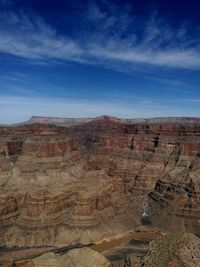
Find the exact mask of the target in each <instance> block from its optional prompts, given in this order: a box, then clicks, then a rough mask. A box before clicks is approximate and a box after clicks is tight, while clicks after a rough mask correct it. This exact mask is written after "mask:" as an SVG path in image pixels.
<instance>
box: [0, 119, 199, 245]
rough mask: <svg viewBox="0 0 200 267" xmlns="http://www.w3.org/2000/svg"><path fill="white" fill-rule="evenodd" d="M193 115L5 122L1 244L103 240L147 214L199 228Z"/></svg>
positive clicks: (0, 139) (1, 132)
mask: <svg viewBox="0 0 200 267" xmlns="http://www.w3.org/2000/svg"><path fill="white" fill-rule="evenodd" d="M175 121H176V122H177V119H176V120H175ZM182 121H183V122H185V123H186V122H187V120H186V119H184V120H182ZM188 121H189V123H186V124H181V122H180V123H177V124H175V123H169V122H168V123H165V122H164V123H161V122H158V121H157V122H156V123H155V122H154V123H153V122H152V121H150V123H148V122H147V121H145V123H137V124H136V123H134V124H133V123H132V122H131V121H126V120H119V119H116V118H112V117H107V116H104V117H100V118H97V119H96V120H86V121H84V123H83V122H81V123H80V124H79V123H77V122H78V121H76V123H73V121H71V120H70V123H71V124H70V125H71V126H70V127H69V125H68V127H61V126H56V125H49V124H48V121H47V123H45V124H30V125H21V126H17V127H1V128H0V204H1V206H0V227H1V229H0V245H5V246H8V247H13V246H23V247H28V246H30V247H32V246H44V245H48V246H64V245H67V244H71V243H74V242H75V243H76V242H80V243H90V242H97V241H100V240H102V239H103V238H106V237H111V236H114V235H116V234H120V233H124V232H127V231H129V230H131V229H133V228H134V227H136V226H139V225H141V219H142V215H143V214H147V215H148V217H149V219H150V221H151V222H152V223H153V224H154V225H155V226H158V227H160V228H165V229H167V230H170V231H174V232H178V231H179V230H180V229H181V231H182V232H184V231H190V232H193V233H197V234H199V233H200V224H199V220H200V183H199V175H200V157H199V151H200V135H199V133H200V124H199V123H197V121H198V119H194V120H193V123H191V120H188ZM79 122H80V121H79Z"/></svg>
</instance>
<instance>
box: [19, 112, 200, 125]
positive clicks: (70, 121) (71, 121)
mask: <svg viewBox="0 0 200 267" xmlns="http://www.w3.org/2000/svg"><path fill="white" fill-rule="evenodd" d="M101 120H104V121H115V122H121V123H128V124H132V123H178V124H200V117H155V118H134V119H122V118H117V117H113V116H108V115H103V116H99V117H95V118H59V117H42V116H41V117H40V116H32V117H31V118H30V119H29V120H28V121H26V122H24V123H23V124H33V123H42V124H55V125H64V126H73V125H77V124H83V123H89V122H92V121H101Z"/></svg>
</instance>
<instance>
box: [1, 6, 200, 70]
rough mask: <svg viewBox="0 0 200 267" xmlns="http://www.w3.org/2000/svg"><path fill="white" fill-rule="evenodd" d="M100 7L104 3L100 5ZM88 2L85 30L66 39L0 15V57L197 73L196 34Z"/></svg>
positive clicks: (37, 22)
mask: <svg viewBox="0 0 200 267" xmlns="http://www.w3.org/2000/svg"><path fill="white" fill-rule="evenodd" d="M105 3H106V4H105ZM105 3H104V6H103V7H102V6H99V5H97V3H95V2H91V3H90V4H89V5H88V6H87V7H86V9H85V10H84V12H83V14H82V15H80V16H84V17H85V24H86V25H87V27H85V28H86V30H85V32H84V30H81V31H80V32H78V34H79V37H78V38H72V37H71V36H70V35H69V34H68V32H67V30H66V33H60V32H58V31H57V30H56V28H53V27H52V26H51V25H49V24H47V23H46V22H45V20H44V19H43V18H40V17H38V16H36V15H34V14H32V13H30V12H29V13H27V14H25V13H24V12H15V11H13V10H6V11H4V12H0V52H1V53H6V54H10V55H14V56H18V57H20V58H23V59H28V60H29V61H31V62H37V61H43V62H57V61H61V60H62V61H75V62H80V63H84V64H100V65H102V66H105V67H111V68H113V69H118V70H120V69H121V70H123V69H127V68H130V69H131V68H132V67H133V66H136V65H139V66H144V65H145V66H146V65H147V66H153V67H168V68H179V69H199V68H200V46H199V41H200V35H198V33H197V35H196V37H195V38H194V39H192V40H191V36H190V34H189V31H190V29H189V28H190V27H189V26H188V25H187V24H185V25H180V27H176V29H174V28H173V27H172V26H170V24H169V23H167V21H166V20H163V19H160V17H159V14H156V13H155V14H152V15H150V16H149V17H146V18H144V19H143V21H142V22H141V18H138V17H136V16H134V15H133V12H132V10H131V8H130V6H128V5H127V6H125V7H124V8H121V7H120V8H119V7H117V5H110V4H109V3H107V2H105Z"/></svg>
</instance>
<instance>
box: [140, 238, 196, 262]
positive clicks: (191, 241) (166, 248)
mask: <svg viewBox="0 0 200 267" xmlns="http://www.w3.org/2000/svg"><path fill="white" fill-rule="evenodd" d="M143 266H144V267H162V266H167V267H182V266H187V267H199V266H200V238H199V237H197V236H195V235H193V234H176V235H168V236H165V237H162V238H159V239H157V240H155V241H152V242H151V243H150V249H149V254H148V255H147V256H146V257H145V260H144V264H143Z"/></svg>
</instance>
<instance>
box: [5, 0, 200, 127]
mask: <svg viewBox="0 0 200 267" xmlns="http://www.w3.org/2000/svg"><path fill="white" fill-rule="evenodd" d="M198 2H199V1H197V0H196V1H194V0H191V1H181V5H180V3H179V1H177V3H175V1H171V0H168V1H167V0H166V1H165V0H163V1H160V0H154V1H153V0H152V1H151V0H149V1H147V0H146V1H145V0H137V1H136V0H135V1H134V0H133V1H128V0H123V1H122V0H116V1H108V0H99V1H97V0H96V1H94V0H91V1H86V0H74V1H67V0H57V1H48V3H47V1H39V0H24V1H22V0H0V123H13V122H19V121H24V120H27V119H28V118H29V117H30V116H32V115H38V116H56V117H58V116H60V117H94V116H99V115H102V114H108V115H113V116H118V117H124V118H125V117H127V118H134V117H159V116H200V89H199V85H200V16H199V9H200V3H198Z"/></svg>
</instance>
